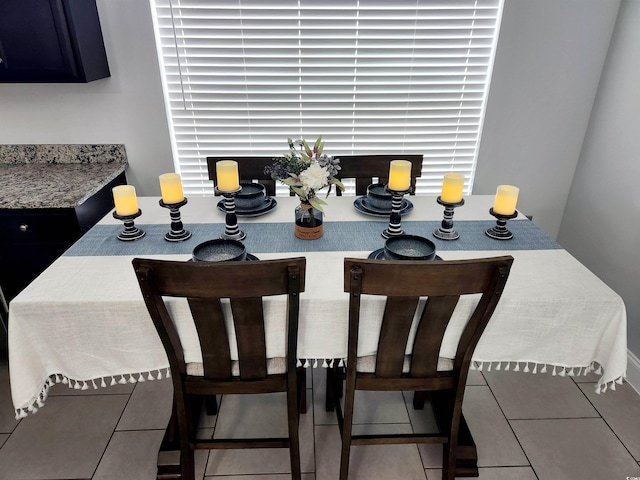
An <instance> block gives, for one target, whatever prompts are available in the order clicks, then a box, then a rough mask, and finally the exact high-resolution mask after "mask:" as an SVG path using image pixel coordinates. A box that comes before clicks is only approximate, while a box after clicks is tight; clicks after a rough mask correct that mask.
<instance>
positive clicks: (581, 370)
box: [469, 362, 627, 393]
mask: <svg viewBox="0 0 640 480" xmlns="http://www.w3.org/2000/svg"><path fill="white" fill-rule="evenodd" d="M512 365H513V367H512ZM521 366H522V369H521ZM547 367H548V368H547ZM492 368H493V370H496V371H498V370H504V371H505V372H507V371H509V370H511V371H513V372H520V371H522V372H523V373H532V374H534V375H535V374H536V373H538V372H540V373H543V374H544V373H547V372H548V369H551V375H552V376H556V375H558V376H560V377H575V376H580V375H582V376H585V375H588V374H589V373H591V372H594V373H595V374H596V375H602V373H603V370H602V365H600V364H598V363H597V362H591V363H590V364H589V365H587V366H585V367H566V366H562V365H552V364H548V363H536V362H471V365H470V367H469V369H470V370H478V371H482V370H483V369H486V371H487V372H490V371H491V369H492ZM626 378H627V374H626V372H625V373H624V374H623V375H621V376H619V377H618V378H616V379H614V380H612V381H610V382H601V381H600V380H598V382H597V383H596V387H595V392H596V393H604V392H606V391H607V389H609V390H613V391H615V389H616V385H622V382H623V381H624V380H625V379H626Z"/></svg>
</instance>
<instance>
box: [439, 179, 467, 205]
mask: <svg viewBox="0 0 640 480" xmlns="http://www.w3.org/2000/svg"><path fill="white" fill-rule="evenodd" d="M463 189H464V175H462V174H461V173H447V174H446V175H445V176H444V181H443V182H442V194H441V195H440V200H442V201H443V202H444V203H458V202H460V201H461V200H462V190H463Z"/></svg>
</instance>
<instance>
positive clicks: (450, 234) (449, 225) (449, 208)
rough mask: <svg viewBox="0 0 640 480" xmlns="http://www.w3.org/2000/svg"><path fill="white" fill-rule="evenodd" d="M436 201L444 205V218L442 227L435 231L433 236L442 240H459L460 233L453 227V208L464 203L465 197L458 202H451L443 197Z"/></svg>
mask: <svg viewBox="0 0 640 480" xmlns="http://www.w3.org/2000/svg"><path fill="white" fill-rule="evenodd" d="M436 201H437V202H438V203H439V204H440V205H442V206H444V218H443V219H442V223H441V224H440V228H438V229H437V230H434V231H433V236H434V237H436V238H439V239H440V240H457V239H458V238H460V234H459V233H458V232H456V231H455V230H454V229H453V210H454V208H456V207H461V206H462V205H464V199H460V201H459V202H456V203H449V202H445V201H443V200H442V197H438V199H437V200H436Z"/></svg>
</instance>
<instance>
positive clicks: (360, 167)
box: [336, 153, 423, 195]
mask: <svg viewBox="0 0 640 480" xmlns="http://www.w3.org/2000/svg"><path fill="white" fill-rule="evenodd" d="M336 158H338V159H339V160H340V171H339V172H338V178H340V180H344V179H346V178H355V180H356V195H366V193H367V187H368V186H369V185H371V183H372V181H373V178H374V177H378V178H379V181H380V183H387V181H388V180H389V163H390V162H391V161H392V160H408V161H409V162H411V192H412V194H415V191H416V178H417V177H419V176H420V175H422V158H423V156H422V155H421V154H417V155H416V154H403V153H399V154H394V155H388V154H386V155H336ZM336 192H337V194H338V195H341V192H340V190H338V189H336Z"/></svg>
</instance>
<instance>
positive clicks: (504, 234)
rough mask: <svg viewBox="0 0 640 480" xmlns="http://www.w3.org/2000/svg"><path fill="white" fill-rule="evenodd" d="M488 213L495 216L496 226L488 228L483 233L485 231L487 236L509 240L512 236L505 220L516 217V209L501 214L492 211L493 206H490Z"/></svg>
mask: <svg viewBox="0 0 640 480" xmlns="http://www.w3.org/2000/svg"><path fill="white" fill-rule="evenodd" d="M489 213H490V214H491V215H493V216H494V217H496V219H497V221H496V226H495V227H491V228H489V229H488V230H487V231H486V232H484V233H486V234H487V236H488V237H491V238H494V239H496V240H511V239H512V238H513V233H511V232H510V231H509V229H508V228H507V220H509V219H511V218H516V217H517V216H518V211H517V210H516V211H514V212H513V213H512V214H511V215H503V214H501V213H496V212H494V211H493V208H491V209H489Z"/></svg>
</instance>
